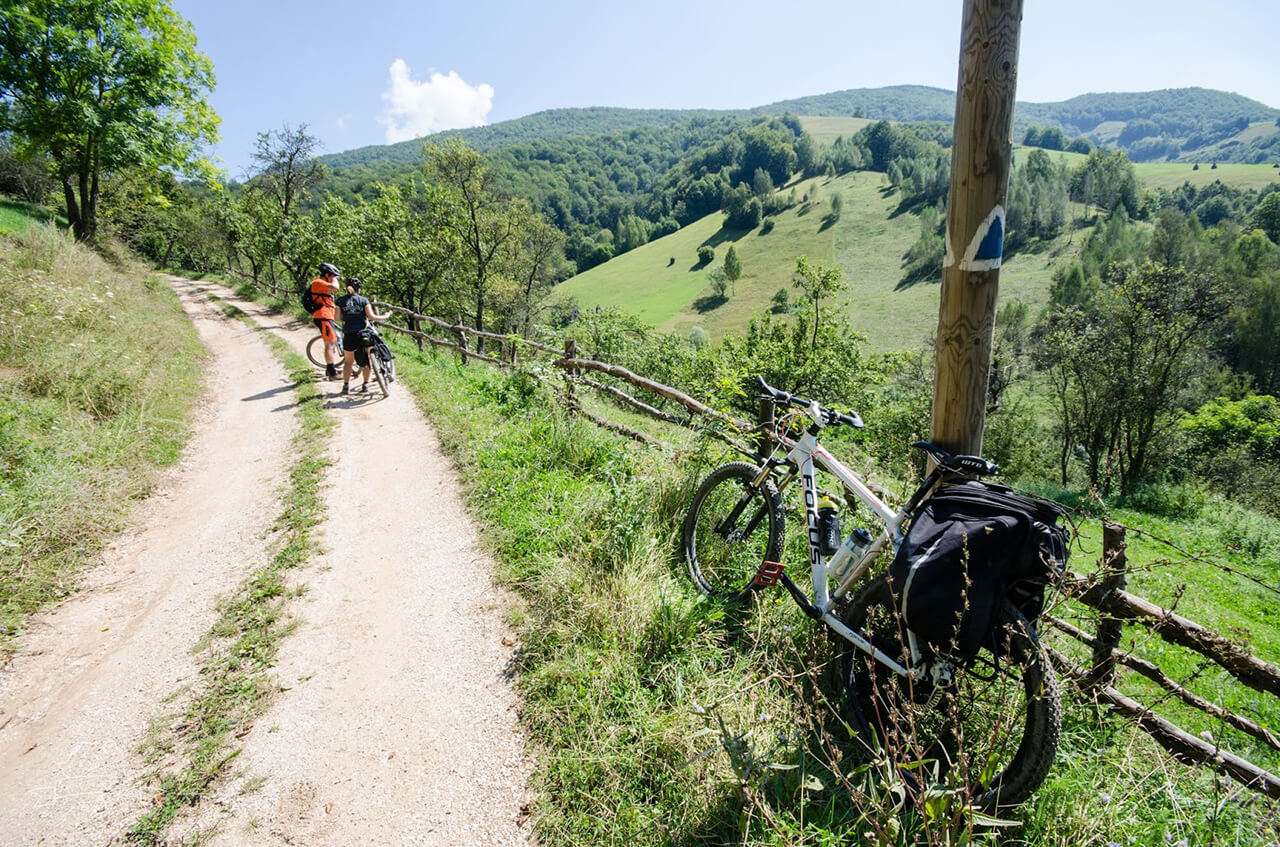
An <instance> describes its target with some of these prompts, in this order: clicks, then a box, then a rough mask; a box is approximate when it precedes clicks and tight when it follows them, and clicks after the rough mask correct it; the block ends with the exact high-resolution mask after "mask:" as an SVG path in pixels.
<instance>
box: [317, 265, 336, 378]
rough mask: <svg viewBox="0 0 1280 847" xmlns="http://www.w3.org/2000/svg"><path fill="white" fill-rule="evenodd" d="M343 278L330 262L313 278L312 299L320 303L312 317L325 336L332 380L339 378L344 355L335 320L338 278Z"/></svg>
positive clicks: (326, 366) (326, 364)
mask: <svg viewBox="0 0 1280 847" xmlns="http://www.w3.org/2000/svg"><path fill="white" fill-rule="evenodd" d="M341 278H342V274H341V273H339V272H338V269H337V268H335V267H334V266H333V265H331V264H329V263H328V262H322V263H321V264H320V277H319V278H318V279H313V280H311V296H312V299H313V300H314V301H315V302H316V303H318V304H319V305H320V307H319V308H318V309H316V310H315V311H314V312H312V313H311V319H312V320H313V321H315V325H316V328H317V329H319V330H320V336H321V337H322V338H324V371H325V376H326V377H327V378H328V379H330V380H335V379H337V378H338V362H339V361H340V359H339V358H338V357H339V356H341V355H342V353H341V348H339V347H338V328H337V324H336V323H335V322H334V318H335V317H336V315H335V313H334V308H333V295H335V294H337V293H338V291H339V287H338V280H339V279H341Z"/></svg>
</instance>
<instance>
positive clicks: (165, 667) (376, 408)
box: [0, 279, 530, 845]
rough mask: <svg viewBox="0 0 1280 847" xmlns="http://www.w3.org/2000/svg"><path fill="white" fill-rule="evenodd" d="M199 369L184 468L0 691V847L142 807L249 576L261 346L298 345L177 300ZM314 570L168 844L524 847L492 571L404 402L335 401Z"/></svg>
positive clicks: (275, 375) (278, 454) (263, 371)
mask: <svg viewBox="0 0 1280 847" xmlns="http://www.w3.org/2000/svg"><path fill="white" fill-rule="evenodd" d="M174 285H175V287H176V288H177V289H178V291H179V293H180V295H181V296H182V299H183V303H184V306H186V308H187V309H188V311H189V312H190V313H191V314H192V317H193V320H195V321H196V323H197V326H198V327H199V329H200V333H201V337H202V339H203V340H204V341H205V343H206V344H207V345H208V346H209V348H210V350H211V351H212V353H213V356H214V362H213V367H212V369H211V373H212V374H213V375H214V376H213V377H212V379H211V385H210V388H211V399H210V401H209V402H208V404H207V405H206V408H205V409H204V411H203V413H202V415H201V420H200V423H199V425H198V427H197V433H196V436H195V438H194V439H193V440H192V444H191V446H190V448H189V450H188V453H187V456H188V458H187V459H186V460H184V462H183V463H182V464H181V466H180V467H179V468H177V469H176V471H175V472H173V473H172V474H171V475H170V479H169V480H168V481H167V482H166V484H165V486H164V488H163V489H162V493H161V494H158V495H157V496H156V497H153V498H152V499H150V500H148V501H147V502H146V503H144V504H142V505H141V506H140V507H139V509H138V511H137V513H136V518H135V520H134V522H133V525H132V527H131V528H130V529H129V530H128V531H127V532H126V533H124V534H123V535H122V536H121V538H120V539H119V540H118V541H117V542H116V543H115V544H114V545H113V549H112V550H111V551H109V553H108V554H107V555H106V556H105V557H104V561H103V562H102V564H101V565H100V566H99V567H97V568H95V569H94V570H93V571H92V573H91V574H90V578H89V585H88V587H87V589H86V590H85V591H84V592H82V593H81V594H79V595H77V596H76V597H75V598H73V599H72V600H70V601H68V602H67V603H64V604H63V605H62V606H61V607H59V608H58V609H56V610H54V611H53V612H51V613H49V614H48V615H46V616H44V617H43V618H42V619H41V620H40V621H39V622H38V624H37V626H36V632H35V633H34V634H33V635H32V636H30V637H28V638H27V639H26V641H25V644H24V647H23V651H22V653H21V654H20V655H19V656H18V657H16V659H15V661H14V663H13V666H12V668H11V669H10V670H9V671H8V672H6V674H5V675H4V677H3V679H0V686H2V687H0V710H2V711H0V726H2V728H0V844H84V843H88V844H103V843H108V842H109V841H111V840H113V839H116V838H118V837H119V836H120V835H121V833H122V832H123V831H124V830H125V829H127V827H128V826H129V825H130V824H132V823H133V822H134V821H135V820H136V819H137V816H138V814H139V813H140V812H141V810H142V809H143V808H145V804H146V803H147V802H148V797H147V796H146V791H145V790H144V789H143V787H142V786H141V785H140V784H139V782H138V777H139V775H140V773H141V763H140V761H138V757H137V754H136V753H135V752H134V750H135V748H136V746H137V744H138V742H139V741H140V740H141V737H142V734H143V732H144V731H145V727H146V724H147V721H148V720H149V718H150V717H151V716H153V715H155V714H158V713H160V712H162V711H164V710H165V709H166V708H171V706H167V705H166V704H165V703H163V702H162V701H163V699H164V698H165V697H166V696H167V695H169V694H171V693H172V692H174V691H175V690H177V689H178V688H179V687H180V686H181V685H183V683H184V682H187V681H190V680H191V678H192V675H193V674H194V673H195V667H194V660H193V658H192V657H191V655H190V649H191V647H192V646H193V645H194V644H195V642H196V641H197V640H198V639H199V637H200V635H202V634H203V633H204V632H205V630H206V629H207V628H208V626H209V624H210V623H211V622H212V620H213V604H214V598H215V595H216V594H217V593H219V592H223V591H227V590H229V589H230V588H231V587H232V586H234V585H235V584H236V583H237V582H238V581H239V580H240V579H241V578H242V577H243V576H244V575H245V574H246V573H248V572H249V571H251V570H252V569H253V568H255V567H257V566H258V565H260V564H261V563H262V561H263V557H264V556H265V554H264V553H263V550H264V549H265V547H266V546H267V541H266V539H265V537H264V533H265V532H266V531H267V524H268V523H269V521H270V520H271V519H272V518H273V517H274V516H275V515H276V514H277V513H278V511H279V505H278V501H277V500H276V498H275V491H276V490H277V488H278V487H279V485H280V484H281V482H282V479H283V473H284V470H285V468H286V467H287V466H288V463H289V461H290V459H291V457H290V456H289V455H288V449H287V448H288V438H289V436H290V434H291V431H292V427H293V426H295V425H296V424H295V423H294V420H295V418H294V415H293V412H292V402H293V395H292V393H291V392H289V391H288V388H287V382H286V378H285V375H284V374H283V373H282V372H281V370H280V368H279V366H277V365H276V364H275V359H274V358H273V357H272V356H271V355H270V354H269V353H268V352H267V351H266V349H265V345H263V343H262V341H261V339H259V338H257V337H256V333H255V332H254V331H253V330H250V329H248V328H246V327H244V325H243V324H240V323H239V322H236V321H232V320H229V319H227V318H225V317H223V316H222V314H221V312H220V311H218V310H217V309H216V308H214V307H213V306H211V305H210V304H209V303H208V301H207V300H206V299H205V298H204V296H203V292H204V291H212V292H214V293H217V294H218V295H219V296H221V297H224V298H226V299H230V300H231V301H232V302H235V303H236V305H237V306H239V307H240V308H241V309H243V310H244V311H246V312H248V313H250V314H251V315H252V316H253V318H254V320H255V321H256V322H257V323H258V325H259V326H260V327H262V328H264V329H266V330H267V331H270V332H274V333H276V334H278V335H280V336H281V337H283V338H285V339H286V340H287V341H288V342H289V344H290V345H291V346H292V347H293V348H294V349H295V350H297V351H298V352H301V351H302V349H303V344H305V342H306V341H307V340H308V339H309V338H310V337H311V335H312V334H313V332H314V330H313V328H312V327H311V326H310V324H305V325H304V324H300V323H298V322H296V321H293V320H292V319H289V318H286V317H281V316H276V315H271V314H269V313H267V312H266V311H265V310H263V309H262V308H261V307H259V306H256V305H255V304H252V303H248V302H242V301H237V300H235V299H234V298H232V297H231V295H230V294H229V292H227V291H226V290H225V289H222V288H220V287H219V286H216V285H214V284H211V283H192V282H189V281H182V280H177V279H175V280H174ZM339 387H340V386H339V384H337V383H327V384H325V385H324V386H323V391H324V392H325V400H324V402H325V404H326V406H327V407H328V409H329V414H331V415H333V416H334V417H335V418H336V419H337V421H338V429H337V435H336V437H335V438H334V439H333V459H334V464H333V465H332V466H331V467H330V468H329V469H328V473H327V479H328V489H327V501H328V505H329V515H330V517H329V518H328V520H327V521H326V522H325V524H324V526H323V531H322V539H321V543H322V545H323V546H324V548H325V553H324V555H323V556H321V557H319V559H318V560H315V561H313V562H312V563H311V565H310V566H308V567H307V568H305V569H304V570H302V571H301V572H298V573H297V574H296V575H295V577H294V580H295V583H297V584H299V586H305V592H303V593H302V594H301V596H300V598H299V599H298V600H295V601H294V602H293V605H292V607H291V610H290V613H291V614H292V615H293V616H294V617H295V619H296V621H297V624H298V626H297V629H296V630H295V631H294V632H293V633H292V634H291V635H289V636H287V637H286V638H285V639H284V641H283V642H282V645H281V650H280V656H279V664H278V667H277V669H276V677H277V679H278V681H279V683H280V685H281V687H282V689H284V690H283V691H282V692H281V693H280V694H279V695H278V696H277V698H276V700H275V702H274V704H273V705H272V708H271V709H270V710H269V711H268V713H267V714H265V715H264V716H263V717H262V718H261V719H260V720H258V722H257V723H256V725H255V726H254V727H253V729H252V730H251V731H250V732H249V733H248V734H247V735H246V736H244V738H243V739H241V744H242V749H243V752H242V754H241V755H240V756H239V757H238V758H237V759H236V765H235V773H234V775H233V776H232V778H231V779H229V780H228V781H227V782H226V783H225V784H224V785H223V786H221V787H220V788H219V789H218V790H216V791H215V792H214V794H213V795H212V796H210V797H209V798H207V800H206V802H204V803H202V804H201V806H200V807H199V808H197V809H195V810H194V811H193V812H191V813H190V814H188V815H186V816H184V817H183V818H182V819H180V820H179V821H178V823H177V824H175V826H174V827H172V828H171V830H170V834H171V836H174V837H176V838H181V837H182V836H183V835H185V834H187V833H190V832H192V831H194V830H195V829H200V830H202V831H208V829H209V828H210V827H216V830H217V834H216V835H215V837H214V838H213V841H212V843H214V844H223V845H239V844H254V845H259V844H262V845H272V844H305V845H321V844H335V845H337V844H413V845H437V844H439V845H453V844H458V845H463V844H468V845H469V844H504V845H505V844H524V843H527V841H528V830H529V827H528V824H527V823H524V815H523V814H522V808H523V806H524V804H525V802H526V801H527V800H528V799H529V798H528V797H527V796H526V789H525V784H526V780H527V777H528V772H529V768H530V765H529V762H528V760H527V758H526V756H525V755H524V752H523V751H524V742H523V739H522V738H521V736H520V734H519V730H518V726H517V723H516V705H517V701H516V698H515V695H514V693H513V691H512V688H511V685H510V680H509V679H508V677H507V673H508V664H509V662H510V659H511V656H512V653H513V646H512V639H511V637H510V633H509V632H508V631H507V629H506V627H505V626H504V624H503V623H502V620H501V612H500V606H501V604H502V603H503V602H505V601H504V598H503V597H502V596H501V595H500V594H498V593H496V592H495V590H494V589H493V586H492V583H491V581H490V573H491V571H492V562H491V561H490V560H489V559H488V558H487V557H486V556H485V555H484V554H482V553H481V552H480V551H479V550H478V548H477V543H476V535H475V530H474V528H473V527H472V525H471V523H470V520H469V518H468V516H467V514H466V513H465V511H464V509H463V507H462V502H461V499H460V497H459V494H458V481H457V478H456V475H455V473H454V472H453V470H452V468H451V467H450V465H449V462H448V460H447V459H446V458H445V457H444V456H443V455H442V454H441V452H440V450H439V446H438V444H437V441H436V438H435V435H434V433H433V432H432V430H431V429H430V427H429V426H428V425H427V424H426V423H425V421H424V420H423V418H422V417H421V415H420V414H419V412H418V411H417V409H416V407H415V406H414V404H413V402H412V399H411V398H410V397H409V396H408V395H407V394H406V393H405V391H404V390H403V389H402V388H401V387H400V386H398V385H397V386H394V389H395V390H393V393H392V395H391V396H390V397H389V398H385V399H384V398H382V397H381V396H380V395H379V394H377V393H376V389H375V393H374V394H371V395H368V396H365V395H352V396H350V397H341V396H339V395H338V393H337V392H338V389H339Z"/></svg>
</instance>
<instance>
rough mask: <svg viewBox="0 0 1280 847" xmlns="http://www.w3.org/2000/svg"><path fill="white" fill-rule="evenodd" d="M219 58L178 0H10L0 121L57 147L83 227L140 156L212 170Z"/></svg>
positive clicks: (153, 163) (0, 15)
mask: <svg viewBox="0 0 1280 847" xmlns="http://www.w3.org/2000/svg"><path fill="white" fill-rule="evenodd" d="M213 85H214V77H213V66H212V64H211V63H210V61H209V59H208V57H206V56H205V55H204V54H203V53H201V52H199V51H198V50H197V49H196V37H195V33H194V32H193V31H192V29H191V26H190V25H189V24H188V23H187V22H186V21H185V20H183V19H182V17H180V16H179V15H178V14H177V13H176V12H175V11H174V10H173V9H172V8H171V7H170V5H169V3H168V0H27V2H20V3H7V4H5V5H4V6H3V7H0V130H8V131H12V133H13V137H14V139H15V140H16V141H17V142H18V143H19V145H20V146H21V147H22V148H23V149H24V150H25V151H26V152H28V153H33V154H44V155H47V156H48V157H49V161H50V167H51V169H52V171H53V173H54V175H55V176H56V177H57V178H58V179H59V181H60V182H61V183H62V187H63V191H64V195H65V199H66V203H67V217H68V219H69V220H70V221H71V223H72V226H73V228H74V230H75V233H76V236H77V238H80V239H86V238H90V237H92V236H93V234H94V231H95V229H96V226H97V204H98V196H99V178H100V175H101V174H102V173H103V172H111V171H114V170H118V169H123V168H128V167H132V166H147V167H151V168H157V169H158V168H163V167H177V168H182V169H185V170H187V171H188V172H192V173H194V172H200V171H205V172H207V171H208V166H207V163H205V162H203V160H202V159H201V158H200V155H199V148H200V145H201V144H202V143H205V142H212V141H216V140H217V125H218V118H217V115H215V114H214V112H213V109H212V108H211V107H210V106H209V104H208V102H207V101H206V100H205V94H206V92H208V91H210V90H211V89H212V88H213Z"/></svg>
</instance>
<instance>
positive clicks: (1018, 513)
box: [889, 480, 1070, 661]
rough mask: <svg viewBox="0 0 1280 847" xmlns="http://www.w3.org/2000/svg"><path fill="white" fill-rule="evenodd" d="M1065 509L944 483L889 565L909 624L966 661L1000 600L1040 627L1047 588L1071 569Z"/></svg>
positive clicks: (993, 487) (989, 628)
mask: <svg viewBox="0 0 1280 847" xmlns="http://www.w3.org/2000/svg"><path fill="white" fill-rule="evenodd" d="M1064 515H1065V512H1064V511H1063V510H1062V508H1061V507H1060V506H1058V505H1057V504H1055V503H1051V502H1049V501H1047V500H1041V499H1039V498H1035V497H1028V496H1025V495H1022V494H1018V493H1016V492H1014V491H1013V490H1012V489H1010V488H1008V487H1007V486H1004V485H999V484H997V483H991V482H982V481H979V480H956V481H954V482H949V483H945V484H943V485H942V486H940V487H939V488H938V490H937V491H936V493H935V494H934V495H933V497H931V498H930V499H929V500H927V501H926V502H925V504H924V506H923V507H921V508H920V510H919V511H918V512H917V513H916V514H915V516H914V517H913V518H912V520H911V526H910V528H909V529H908V530H907V534H906V537H905V538H904V539H903V543H902V545H901V546H900V547H899V548H898V553H897V555H896V556H895V557H894V560H893V564H892V565H890V567H889V580H890V585H891V587H892V589H893V597H894V602H895V603H896V604H897V607H898V611H900V612H901V613H902V617H903V620H904V622H905V623H906V625H907V626H908V627H909V628H910V629H911V630H912V631H913V632H915V634H916V635H917V636H918V637H919V638H921V639H923V640H924V641H925V642H926V644H927V645H929V646H930V647H931V648H932V649H934V650H935V651H937V652H941V653H946V654H948V655H950V656H953V657H955V658H958V659H960V660H961V661H967V660H969V659H972V658H973V657H974V656H976V655H977V653H978V650H979V649H981V648H982V646H983V645H984V644H987V643H988V640H989V638H990V636H991V635H992V632H993V630H994V627H995V623H996V616H997V612H998V611H999V609H1000V604H1001V600H1002V599H1005V598H1007V599H1008V600H1009V601H1010V602H1011V603H1013V605H1014V606H1016V607H1017V608H1018V610H1019V611H1020V612H1021V613H1022V615H1023V616H1024V617H1025V618H1026V619H1027V620H1028V621H1031V622H1033V623H1034V622H1035V621H1036V620H1037V619H1038V618H1039V617H1040V613H1041V612H1043V611H1044V592H1045V587H1046V586H1047V585H1048V584H1049V583H1050V582H1051V581H1053V580H1055V579H1057V578H1059V577H1061V575H1062V574H1063V572H1064V571H1065V570H1066V563H1067V544H1068V541H1069V538H1070V536H1069V535H1068V531H1067V529H1066V528H1065V527H1063V526H1059V525H1058V521H1059V520H1060V519H1061V518H1063V517H1064Z"/></svg>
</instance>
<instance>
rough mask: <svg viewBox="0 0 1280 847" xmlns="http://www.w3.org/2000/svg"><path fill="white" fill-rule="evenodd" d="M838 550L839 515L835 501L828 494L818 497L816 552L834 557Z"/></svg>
mask: <svg viewBox="0 0 1280 847" xmlns="http://www.w3.org/2000/svg"><path fill="white" fill-rule="evenodd" d="M838 549H840V515H839V514H837V506H836V501H834V500H832V499H831V497H830V495H828V494H825V493H824V494H820V495H819V496H818V550H819V551H820V552H821V553H822V555H824V556H831V555H834V554H835V552H836V550H838Z"/></svg>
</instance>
